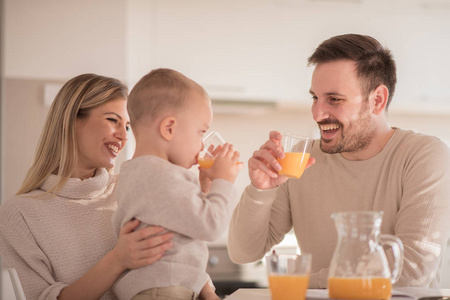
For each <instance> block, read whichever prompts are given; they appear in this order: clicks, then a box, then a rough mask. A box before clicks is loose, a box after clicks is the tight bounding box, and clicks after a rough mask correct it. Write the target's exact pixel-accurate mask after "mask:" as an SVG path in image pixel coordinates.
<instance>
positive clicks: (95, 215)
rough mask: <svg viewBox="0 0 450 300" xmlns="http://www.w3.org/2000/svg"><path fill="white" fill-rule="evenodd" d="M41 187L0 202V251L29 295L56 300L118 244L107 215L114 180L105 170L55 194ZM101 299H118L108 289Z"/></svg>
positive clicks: (51, 182) (52, 182)
mask: <svg viewBox="0 0 450 300" xmlns="http://www.w3.org/2000/svg"><path fill="white" fill-rule="evenodd" d="M56 181H57V177H56V176H55V175H50V176H49V177H48V178H47V179H46V180H45V182H44V183H43V184H42V186H41V187H40V188H39V189H38V190H35V191H32V192H30V193H28V194H25V195H21V196H15V197H13V198H11V199H9V200H8V201H6V202H5V203H3V204H2V205H0V255H1V256H2V259H3V262H4V263H5V264H6V265H7V266H9V267H14V268H16V269H17V273H18V274H19V278H20V281H21V283H22V286H23V289H24V291H25V296H26V298H27V299H48V300H56V299H57V297H58V295H59V293H60V292H61V290H62V289H63V288H65V287H66V286H68V285H70V284H71V283H73V282H75V281H76V280H77V279H79V278H80V277H81V276H83V275H84V274H85V273H86V272H87V271H88V270H90V269H91V268H92V267H93V266H94V265H95V264H97V263H98V262H99V261H100V260H101V259H102V258H103V257H104V256H105V255H106V254H107V253H108V252H109V251H111V250H112V249H113V248H114V246H115V243H116V238H115V235H114V232H113V230H112V227H111V216H112V214H113V211H114V210H115V208H116V203H115V201H114V200H113V199H112V197H111V193H112V191H113V188H114V185H115V179H114V177H113V176H111V175H110V174H108V172H107V171H106V170H105V169H99V170H97V171H96V174H95V176H94V177H92V178H89V179H85V180H80V179H77V178H71V179H69V180H68V181H67V183H66V184H65V185H64V187H63V188H62V189H61V190H60V191H58V192H57V193H56V194H47V195H46V196H44V197H38V196H39V195H42V194H43V193H44V192H45V191H48V190H49V189H50V188H51V187H53V186H54V185H55V184H56ZM101 299H117V298H116V297H115V296H114V295H113V293H112V292H111V291H108V292H107V293H106V294H105V295H104V296H103V297H102V298H101Z"/></svg>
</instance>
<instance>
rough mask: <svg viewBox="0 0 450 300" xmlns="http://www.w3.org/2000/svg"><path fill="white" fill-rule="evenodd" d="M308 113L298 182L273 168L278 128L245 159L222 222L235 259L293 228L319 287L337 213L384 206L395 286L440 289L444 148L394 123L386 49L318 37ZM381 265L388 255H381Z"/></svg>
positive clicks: (256, 253)
mask: <svg viewBox="0 0 450 300" xmlns="http://www.w3.org/2000/svg"><path fill="white" fill-rule="evenodd" d="M308 63H309V64H310V65H314V66H315V69H314V72H313V75H312V80H311V89H310V93H311V95H312V107H311V110H312V115H313V118H314V120H315V121H316V122H317V124H318V126H319V129H320V133H321V137H320V141H316V142H315V144H314V146H313V149H312V150H311V157H312V158H310V160H309V163H308V164H309V166H311V167H310V168H308V170H306V171H305V173H304V174H303V175H302V177H301V178H300V179H288V178H287V177H284V176H281V175H279V174H278V171H280V170H281V166H280V165H279V164H278V162H277V158H283V157H284V151H283V148H282V146H281V134H280V133H279V132H276V131H272V132H271V133H270V136H269V140H268V141H267V142H266V143H265V144H263V145H262V146H261V148H260V149H259V150H257V151H255V152H254V154H253V156H252V157H251V158H250V160H249V162H248V167H249V175H250V180H251V184H250V185H249V186H248V187H247V188H246V189H245V191H244V193H243V195H242V198H241V200H240V202H239V203H238V205H237V206H236V208H235V210H234V214H233V218H232V220H231V223H230V229H229V237H228V249H229V254H230V257H231V259H232V260H233V261H234V262H236V263H248V262H253V261H256V260H259V259H261V258H262V257H263V256H264V255H265V254H266V253H267V252H268V251H269V250H270V249H271V248H272V247H273V246H274V245H276V244H278V243H280V242H281V241H282V239H283V237H284V235H285V234H286V233H288V232H289V231H290V230H291V229H292V228H293V229H294V232H295V235H296V238H297V241H298V245H299V247H300V249H301V251H302V252H304V253H312V255H313V258H312V270H311V277H310V288H326V287H327V277H328V268H329V265H330V261H331V258H332V255H333V251H334V249H335V246H336V242H337V234H336V229H335V227H334V224H333V221H332V219H331V218H330V216H331V214H332V213H335V212H339V211H383V212H384V216H383V222H382V225H381V233H385V234H392V235H395V236H397V237H398V238H400V240H401V241H402V243H403V245H404V262H403V271H402V274H401V277H400V279H399V280H398V282H397V283H396V285H395V286H422V287H432V288H436V287H438V283H439V271H440V268H441V264H442V258H443V254H444V250H445V247H446V245H447V241H448V238H449V232H450V230H449V228H450V218H449V216H450V150H449V147H448V146H447V145H446V144H445V143H443V142H442V141H441V140H439V139H438V138H436V137H432V136H427V135H423V134H418V133H414V132H412V131H410V130H403V129H400V128H394V127H391V126H390V125H389V122H388V107H389V104H390V102H391V100H392V97H393V95H394V90H395V84H396V81H397V80H396V66H395V61H394V59H393V57H392V54H391V52H390V51H389V50H387V49H386V48H384V47H383V46H382V45H381V44H380V43H379V42H378V41H377V40H375V39H373V38H372V37H369V36H364V35H357V34H346V35H341V36H335V37H332V38H330V39H328V40H326V41H324V42H323V43H322V44H321V45H319V47H318V48H317V49H316V50H315V52H314V53H313V54H312V56H311V57H310V58H309V59H308ZM387 258H388V261H389V263H390V264H391V265H392V263H393V255H392V253H391V252H389V251H388V252H387Z"/></svg>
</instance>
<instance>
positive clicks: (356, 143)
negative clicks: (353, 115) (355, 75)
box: [320, 99, 376, 154]
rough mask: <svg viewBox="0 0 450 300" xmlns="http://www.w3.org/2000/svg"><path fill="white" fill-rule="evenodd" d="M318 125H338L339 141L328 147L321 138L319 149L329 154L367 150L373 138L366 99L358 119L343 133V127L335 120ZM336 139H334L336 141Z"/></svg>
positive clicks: (372, 125)
mask: <svg viewBox="0 0 450 300" xmlns="http://www.w3.org/2000/svg"><path fill="white" fill-rule="evenodd" d="M320 124H338V125H339V130H340V133H341V134H340V139H339V140H338V141H337V143H336V144H334V145H330V146H328V145H327V143H326V142H325V141H324V140H323V138H321V140H320V149H321V150H322V151H323V152H325V153H329V154H334V153H342V152H357V151H360V150H363V149H365V148H367V146H368V145H369V144H370V142H371V141H372V140H373V138H374V137H375V131H376V128H375V125H374V124H373V122H372V118H371V116H370V113H369V102H368V99H366V100H365V101H364V103H363V105H362V107H361V110H360V111H359V113H358V118H357V119H356V120H354V121H352V122H350V123H349V124H348V125H347V128H345V129H346V130H345V132H344V126H343V124H342V123H340V122H339V121H337V120H325V121H323V122H320ZM336 138H337V137H335V139H336Z"/></svg>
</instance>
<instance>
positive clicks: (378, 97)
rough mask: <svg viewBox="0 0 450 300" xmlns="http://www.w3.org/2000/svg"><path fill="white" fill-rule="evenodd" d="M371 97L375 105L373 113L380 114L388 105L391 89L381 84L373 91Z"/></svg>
mask: <svg viewBox="0 0 450 300" xmlns="http://www.w3.org/2000/svg"><path fill="white" fill-rule="evenodd" d="M371 97H372V98H373V105H374V108H373V113H374V114H377V115H378V114H380V113H381V112H383V111H384V109H385V107H386V105H387V101H388V98H389V90H388V88H387V87H386V86H385V85H383V84H381V85H379V86H378V87H377V88H376V89H375V90H374V91H373V92H372V94H371Z"/></svg>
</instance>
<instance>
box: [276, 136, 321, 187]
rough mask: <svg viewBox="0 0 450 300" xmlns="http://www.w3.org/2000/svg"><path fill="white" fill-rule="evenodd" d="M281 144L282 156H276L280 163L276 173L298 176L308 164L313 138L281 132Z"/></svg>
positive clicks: (291, 176) (292, 176)
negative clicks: (279, 169)
mask: <svg viewBox="0 0 450 300" xmlns="http://www.w3.org/2000/svg"><path fill="white" fill-rule="evenodd" d="M282 135H283V139H282V140H281V144H282V146H283V149H284V158H277V161H278V163H279V164H280V165H281V171H278V174H280V175H283V176H287V177H290V178H296V179H298V178H300V177H301V176H302V174H303V172H304V171H305V168H306V165H307V164H308V160H309V156H310V153H311V148H312V146H313V144H314V140H313V139H311V138H308V137H305V136H301V135H296V134H292V133H283V134H282Z"/></svg>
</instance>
